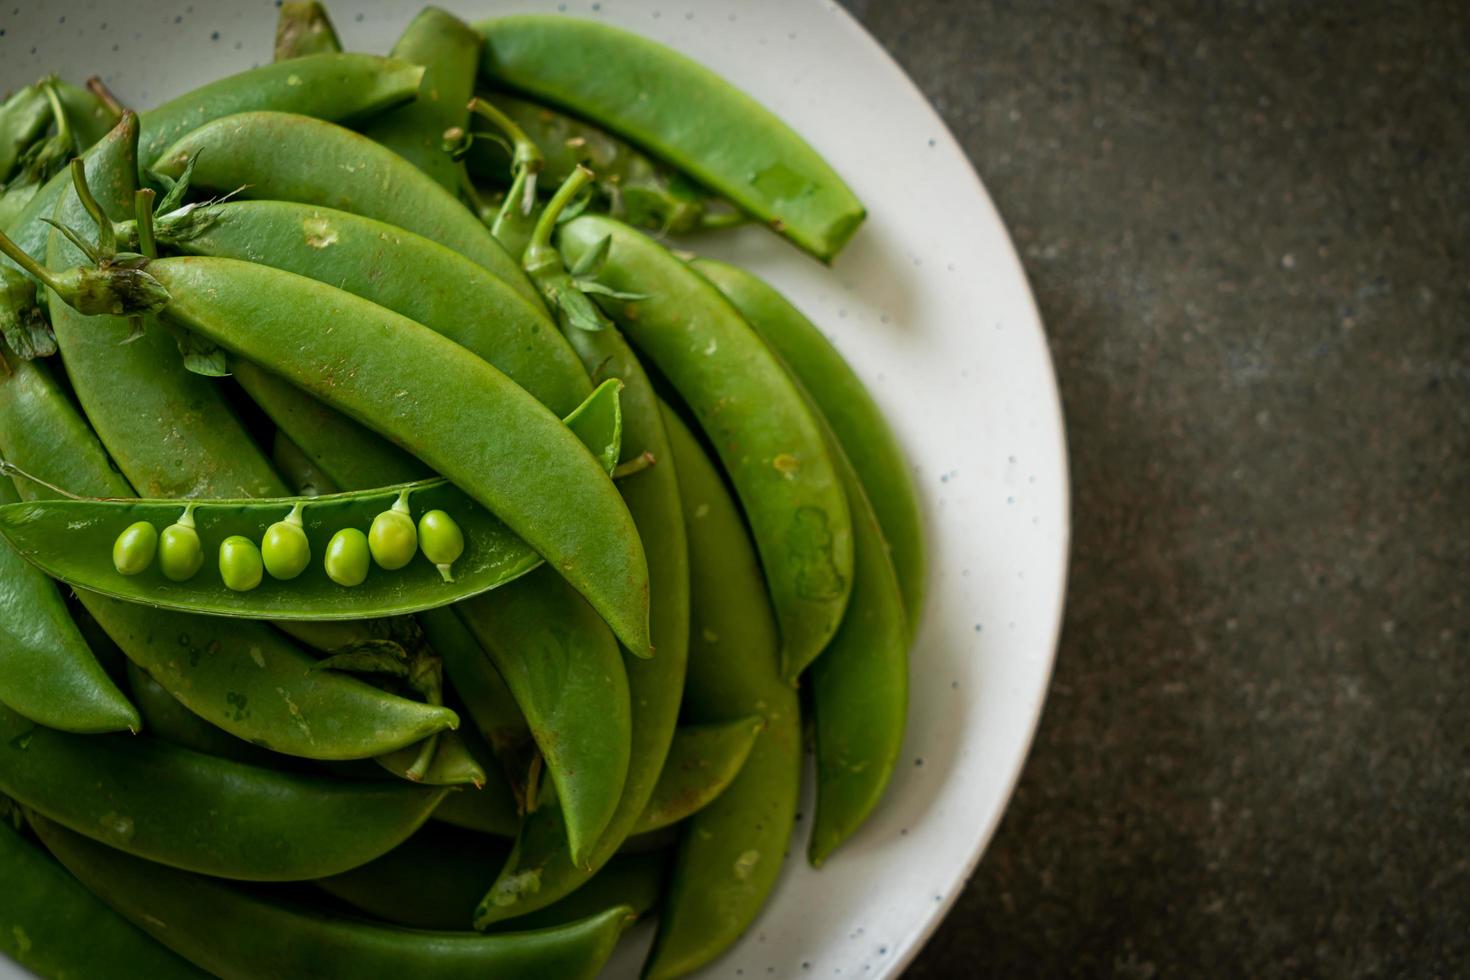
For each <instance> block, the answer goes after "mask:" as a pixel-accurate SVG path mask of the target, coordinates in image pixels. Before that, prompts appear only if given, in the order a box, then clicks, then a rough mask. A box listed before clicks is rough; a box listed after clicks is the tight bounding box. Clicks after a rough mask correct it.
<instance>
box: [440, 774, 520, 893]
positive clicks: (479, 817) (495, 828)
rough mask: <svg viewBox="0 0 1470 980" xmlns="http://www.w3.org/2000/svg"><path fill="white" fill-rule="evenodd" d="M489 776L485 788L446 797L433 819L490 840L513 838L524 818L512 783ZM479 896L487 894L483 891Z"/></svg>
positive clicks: (488, 875) (490, 871)
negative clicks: (513, 791) (519, 810)
mask: <svg viewBox="0 0 1470 980" xmlns="http://www.w3.org/2000/svg"><path fill="white" fill-rule="evenodd" d="M488 775H489V774H487V778H486V780H485V785H484V786H482V787H480V788H479V789H462V790H459V791H457V792H453V793H450V794H449V795H448V796H446V797H444V802H442V803H440V804H439V807H438V809H436V810H435V811H434V819H435V820H436V821H438V822H440V823H444V824H448V825H449V826H451V827H460V828H463V829H464V830H473V831H476V832H477V833H481V834H488V835H489V836H491V837H514V836H515V835H516V828H517V827H519V826H520V825H521V816H520V813H519V812H518V810H517V804H516V799H515V797H514V796H513V795H512V794H511V790H510V784H509V783H507V782H506V781H505V780H504V779H492V778H488ZM499 866H500V865H499V863H497V864H496V865H495V866H494V867H497V868H498V867H499ZM492 877H494V870H493V869H490V870H489V871H488V873H487V874H486V876H485V881H486V883H488V882H489V880H490V879H491V878H492ZM480 894H481V895H483V894H484V889H483V888H482V889H481V890H480ZM479 898H480V895H476V896H475V899H476V900H477V901H478V900H479ZM465 921H466V922H468V921H469V920H468V919H466V920H465Z"/></svg>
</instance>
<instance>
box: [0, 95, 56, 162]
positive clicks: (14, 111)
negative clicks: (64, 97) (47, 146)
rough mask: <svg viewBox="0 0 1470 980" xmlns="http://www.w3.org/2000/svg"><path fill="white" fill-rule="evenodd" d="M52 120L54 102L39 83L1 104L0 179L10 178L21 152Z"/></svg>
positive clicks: (37, 137) (11, 96) (43, 131)
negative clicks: (52, 102)
mask: <svg viewBox="0 0 1470 980" xmlns="http://www.w3.org/2000/svg"><path fill="white" fill-rule="evenodd" d="M50 123H51V105H50V102H49V101H48V100H47V98H46V92H45V90H44V89H43V88H42V87H41V84H40V83H39V82H38V83H36V84H35V85H27V86H26V87H25V88H22V89H17V90H16V91H15V92H13V93H11V95H10V97H9V98H7V99H6V100H5V102H4V104H0V181H6V180H9V179H10V176H11V173H12V172H13V171H14V170H15V166H16V163H17V162H18V161H19V160H20V158H21V155H22V154H24V153H25V151H26V149H27V148H28V147H30V145H31V144H32V143H34V142H35V141H36V140H37V139H39V138H40V136H41V135H42V134H43V133H45V132H46V127H47V126H48V125H50Z"/></svg>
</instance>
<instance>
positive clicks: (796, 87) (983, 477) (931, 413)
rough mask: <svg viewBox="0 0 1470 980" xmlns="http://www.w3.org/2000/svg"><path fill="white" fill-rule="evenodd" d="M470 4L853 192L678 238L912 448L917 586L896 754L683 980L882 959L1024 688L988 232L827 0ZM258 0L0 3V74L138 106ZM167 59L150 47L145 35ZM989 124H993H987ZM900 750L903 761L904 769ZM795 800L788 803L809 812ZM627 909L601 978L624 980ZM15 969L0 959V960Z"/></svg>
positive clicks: (928, 120)
mask: <svg viewBox="0 0 1470 980" xmlns="http://www.w3.org/2000/svg"><path fill="white" fill-rule="evenodd" d="M329 5H330V6H331V7H332V10H333V14H334V16H335V18H336V20H337V24H338V27H339V29H340V31H341V33H342V35H343V38H344V41H346V43H347V45H348V46H349V47H350V48H353V49H357V50H379V51H381V50H386V49H387V47H388V46H389V45H390V44H391V41H392V39H393V37H394V36H395V35H396V33H397V32H398V30H400V29H401V27H402V25H403V24H405V23H406V22H407V21H408V19H409V18H410V17H412V15H413V14H414V13H415V12H416V11H417V9H418V7H419V6H420V3H418V2H415V0H359V2H349V0H329ZM444 5H445V6H447V7H449V8H450V9H452V10H454V11H455V12H456V13H459V14H461V15H464V16H466V17H470V18H475V19H478V18H483V17H487V16H492V15H494V14H496V13H501V12H510V11H519V10H539V11H556V10H561V11H564V12H566V13H569V14H573V15H578V16H587V17H594V18H603V19H606V20H608V21H610V22H614V23H617V24H619V25H620V26H623V27H627V28H629V29H632V30H635V31H638V32H639V33H643V34H646V35H649V36H652V37H654V38H656V39H658V40H661V41H663V42H665V43H669V44H672V45H674V46H675V47H678V48H680V49H681V50H683V51H685V52H686V53H688V54H690V55H691V56H693V57H695V58H697V59H699V60H701V61H703V62H705V63H706V64H708V65H710V66H711V67H712V68H714V69H715V70H716V71H718V72H720V73H721V74H723V75H724V76H725V77H727V78H729V79H731V80H732V81H733V82H735V83H736V84H737V85H739V86H740V87H742V88H744V89H746V90H747V91H749V92H750V93H751V94H752V95H754V96H755V97H756V98H758V99H760V100H761V101H762V102H764V103H765V104H766V105H768V106H769V107H771V108H772V109H773V110H775V111H776V112H777V113H778V114H780V115H781V116H782V117H783V118H785V119H786V120H787V121H788V122H790V123H791V124H792V125H793V126H794V127H795V128H796V129H797V130H798V131H799V132H801V133H802V134H803V135H804V136H806V137H807V138H808V139H809V140H810V141H811V142H812V143H813V144H814V145H815V146H816V147H817V148H818V149H819V150H821V151H822V152H823V153H824V154H825V155H826V156H827V157H828V158H829V159H830V160H832V162H833V163H834V165H835V166H836V167H837V168H838V170H839V171H840V172H842V173H843V174H844V176H845V177H847V179H848V180H849V182H850V183H852V185H853V187H854V188H855V189H856V190H857V191H858V193H859V195H860V196H861V197H862V198H863V199H864V200H865V202H867V203H868V205H869V208H870V219H869V222H868V224H867V226H866V227H865V228H864V229H862V230H861V231H860V233H859V234H858V236H857V237H856V238H855V240H854V241H853V243H852V245H851V246H850V247H849V249H848V250H847V252H845V253H844V254H843V255H842V256H840V257H839V259H838V260H837V262H836V263H835V264H834V266H833V268H831V269H825V268H823V267H821V266H819V265H818V264H817V263H815V262H812V261H810V260H808V259H805V258H803V257H802V256H800V255H799V254H798V253H796V252H795V251H794V250H793V249H791V248H790V247H789V246H786V245H785V244H783V243H781V242H779V241H778V240H776V239H775V238H774V237H773V236H771V235H769V234H767V233H765V232H764V231H762V230H760V229H746V230H743V231H741V232H738V233H735V234H732V235H729V236H727V237H723V238H719V239H700V240H696V241H694V242H692V243H690V244H691V245H692V247H695V248H697V249H699V250H701V251H703V252H705V253H706V254H710V255H714V256H716V257H720V258H725V259H729V260H732V261H737V262H740V263H742V264H744V265H746V266H748V267H750V268H752V269H753V270H754V271H756V272H758V273H759V274H761V275H763V276H765V277H766V278H767V279H769V280H770V281H772V282H773V283H774V284H775V285H777V286H778V288H780V289H782V291H783V292H785V293H787V295H788V296H790V297H791V298H792V299H793V300H794V301H795V302H796V303H797V304H798V305H799V306H801V307H802V308H803V310H805V311H806V312H807V313H808V315H810V316H811V317H812V318H813V319H814V320H815V321H816V322H817V323H818V324H819V325H821V326H822V327H823V328H824V330H826V331H827V332H828V333H829V335H830V336H831V337H832V339H833V340H834V342H835V343H837V344H838V346H839V347H840V348H841V349H842V351H843V353H844V354H845V355H847V356H848V358H849V360H850V361H851V362H852V363H853V365H854V367H855V368H856V369H857V370H858V372H859V374H860V375H862V377H863V378H864V380H865V381H867V382H868V383H869V385H870V387H871V388H872V389H873V392H874V396H875V397H876V398H877V400H878V401H879V403H880V405H881V406H882V407H883V408H884V410H885V411H886V412H887V413H888V414H889V416H890V418H891V420H892V421H893V423H894V426H895V429H896V430H897V432H898V434H899V437H900V439H901V440H902V441H903V442H904V444H905V446H906V447H908V449H909V451H910V454H911V458H912V459H913V460H914V462H915V464H916V466H915V469H916V472H917V474H918V477H919V481H920V487H921V492H922V494H923V497H924V504H925V508H926V517H927V519H928V522H929V529H930V535H931V539H932V544H933V554H932V556H931V575H932V578H933V581H934V585H933V587H932V589H931V600H930V603H929V606H928V608H927V609H926V610H925V615H924V619H923V623H922V628H921V630H920V634H919V637H918V640H917V643H916V648H915V654H914V670H913V678H912V685H913V687H912V714H913V720H912V722H911V728H910V735H909V739H908V742H907V743H906V746H905V760H904V762H905V764H903V765H901V766H900V770H899V772H898V773H896V775H895V781H894V787H893V791H892V792H891V793H890V795H889V798H888V799H885V801H884V803H883V805H882V806H880V808H879V810H878V812H876V813H875V814H874V817H873V819H872V821H871V822H870V823H869V825H868V826H866V827H865V828H864V829H863V830H862V831H861V832H860V833H859V834H858V835H857V837H855V838H854V840H853V841H851V842H850V843H849V845H847V847H846V848H845V849H844V850H843V851H842V852H839V854H838V855H837V856H836V857H835V858H834V859H833V861H832V862H831V863H830V864H829V865H828V867H827V868H825V869H824V870H823V871H822V872H820V873H816V872H812V871H811V870H810V869H809V868H807V867H806V866H805V865H804V863H803V862H802V861H801V860H800V857H799V854H800V852H801V851H802V850H803V849H804V844H805V840H804V838H805V829H806V825H805V824H804V823H803V824H802V825H800V826H799V827H798V832H797V836H796V838H794V840H793V854H792V855H791V859H790V860H788V861H787V862H786V867H785V869H784V870H783V875H782V880H781V882H780V884H779V886H778V888H777V892H776V894H775V895H774V896H773V900H772V903H771V905H770V906H769V907H768V908H767V910H766V911H765V912H764V913H763V914H762V916H761V918H760V919H758V920H757V922H756V923H755V925H754V926H753V927H752V929H751V931H750V933H748V934H747V936H746V937H745V938H744V939H742V941H741V942H740V943H739V944H738V945H737V946H736V947H735V948H734V949H733V950H731V951H730V953H728V954H727V955H726V956H725V957H723V958H722V959H720V960H718V961H717V962H716V963H714V964H712V965H711V966H710V967H709V968H707V969H706V970H705V971H703V972H702V973H701V974H700V975H701V976H737V975H741V976H746V977H749V976H760V975H777V976H790V975H798V976H801V975H812V976H832V975H842V976H854V975H862V976H894V975H896V974H897V973H899V972H900V971H901V970H902V969H903V967H904V966H906V965H907V964H908V963H910V962H911V961H912V960H913V958H914V956H915V955H917V952H918V950H919V949H920V948H921V947H922V945H923V943H924V941H925V940H927V939H928V938H929V936H930V935H932V933H933V931H934V930H935V928H937V926H938V924H939V922H940V921H941V920H942V919H943V917H944V914H945V913H946V912H947V911H948V910H949V909H950V908H951V907H952V905H953V903H954V902H955V900H956V899H957V898H958V896H959V893H960V891H961V889H962V888H963V883H964V882H965V880H967V879H968V877H969V876H970V875H971V874H972V873H973V871H974V868H975V866H976V864H977V863H978V861H979V860H980V857H981V855H982V854H983V853H984V850H985V846H986V845H987V843H988V842H989V840H990V838H991V836H992V835H993V834H994V831H995V829H996V827H997V825H998V823H999V820H1000V818H1001V816H1002V814H1003V813H1004V810H1005V805H1006V802H1007V801H1008V800H1009V798H1010V796H1011V794H1012V792H1013V790H1014V787H1015V784H1016V781H1017V779H1018V778H1019V775H1020V772H1021V769H1022V766H1023V765H1024V762H1025V759H1026V756H1027V753H1028V751H1029V748H1030V745H1031V741H1032V739H1033V737H1034V734H1035V730H1036V726H1037V723H1038V721H1039V718H1040V714H1041V710H1042V707H1043V704H1044V702H1045V695H1046V691H1047V689H1048V686H1049V683H1050V677H1051V671H1052V666H1053V662H1054V657H1055V651H1056V642H1057V638H1058V633H1059V630H1060V626H1061V614H1062V608H1063V599H1064V591H1065V579H1066V572H1067V554H1068V546H1069V538H1070V529H1069V524H1068V518H1069V513H1070V501H1069V485H1068V475H1067V459H1066V446H1065V434H1064V430H1063V424H1062V414H1061V404H1060V400H1059V397H1058V394H1057V389H1056V382H1055V378H1054V374H1053V370H1052V365H1051V361H1050V357H1049V353H1048V351H1047V348H1046V337H1045V333H1044V330H1043V327H1042V324H1041V320H1040V317H1039V315H1038V312H1037V310H1036V306H1035V303H1034V300H1033V298H1032V295H1031V293H1030V290H1029V287H1028V286H1027V283H1026V279H1025V274H1024V272H1023V271H1022V268H1021V264H1020V262H1019V259H1018V257H1017V255H1016V252H1015V249H1014V247H1013V246H1012V243H1011V242H1010V239H1009V237H1008V235H1007V233H1006V230H1005V227H1004V224H1003V222H1002V220H1001V218H1000V216H999V214H998V213H997V211H996V209H995V207H994V205H993V203H992V202H991V201H990V199H989V197H988V195H987V194H986V192H985V189H984V187H983V186H982V185H981V182H980V180H979V178H978V177H977V175H976V174H975V172H974V170H973V168H972V167H971V166H970V164H969V162H968V161H967V159H966V158H965V156H964V153H963V151H962V150H961V148H960V147H959V145H958V143H957V142H956V141H955V139H954V137H953V136H952V134H951V133H950V132H949V131H948V129H947V128H946V127H945V126H944V124H943V122H942V121H941V120H940V119H939V117H938V115H937V113H936V112H935V111H934V109H933V108H932V107H931V106H930V105H929V104H928V102H927V100H925V99H924V97H923V95H922V94H921V93H920V92H919V91H918V90H917V88H916V87H915V86H914V85H913V83H912V82H911V81H910V80H909V79H908V77H907V76H906V75H905V74H904V72H903V71H902V69H901V68H899V67H898V66H897V64H896V63H894V62H893V60H892V59H891V58H890V57H889V56H888V54H887V53H886V52H885V51H884V50H883V48H882V47H881V46H880V45H879V44H878V43H877V42H876V41H875V40H874V39H873V38H872V37H870V36H869V35H868V34H867V33H866V31H865V30H864V29H863V28H862V27H861V26H860V25H859V24H858V23H857V22H856V21H855V20H854V19H853V18H852V17H851V16H850V15H848V14H847V13H846V12H845V11H844V10H842V9H841V8H840V7H838V6H837V5H836V4H834V3H831V2H828V0H800V2H795V0H668V2H663V0H600V2H599V0H576V2H565V3H558V2H555V0H552V2H539V3H538V2H534V0H523V2H513V3H499V2H490V0H470V2H450V3H446V4H444ZM274 15H275V10H274V7H273V6H272V5H270V4H267V3H264V2H261V3H259V4H251V5H243V4H237V3H232V2H229V0H192V2H188V0H135V2H133V3H132V4H130V5H129V9H128V11H127V17H126V20H123V19H122V18H121V17H120V16H119V12H118V10H117V8H116V7H115V5H109V4H107V3H106V2H105V0H60V2H53V3H50V4H45V5H31V6H26V7H21V6H20V5H19V4H18V3H13V4H8V5H7V4H5V3H4V2H3V0H0V83H3V84H4V85H5V86H13V85H16V84H22V83H24V82H27V81H30V80H32V79H33V78H34V77H36V76H38V75H39V74H41V73H42V72H44V71H48V70H56V71H59V72H61V73H62V74H64V75H65V76H66V77H69V78H72V79H75V80H81V79H83V78H85V77H86V76H87V75H89V74H92V73H98V74H100V75H102V77H103V78H104V80H105V81H107V82H108V84H109V85H111V86H112V87H113V88H114V89H115V90H116V91H117V92H118V93H119V94H120V95H122V96H123V97H124V98H125V99H132V100H136V102H137V104H139V105H143V106H147V105H152V104H156V103H157V102H159V101H162V100H163V99H164V98H166V97H168V96H170V95H172V94H175V93H177V92H179V91H183V90H186V89H188V88H192V87H194V86H195V85H198V84H200V83H202V82H203V81H206V80H209V79H211V78H214V77H218V76H220V75H222V74H225V73H228V72H231V71H236V70H240V69H243V68H247V67H249V66H250V64H251V63H252V62H260V61H265V60H268V59H269V57H270V35H271V27H272V21H273V19H274ZM164 51H167V55H166V56H165V55H163V54H162V52H164ZM997 135H998V136H999V137H1000V138H1004V134H997ZM910 760H912V761H910ZM807 792H808V796H807V798H806V800H805V801H804V803H803V809H804V811H805V812H808V813H809V812H810V806H811V800H810V795H809V794H810V780H808V787H807ZM648 931H649V930H648V929H647V928H646V925H645V926H644V927H643V928H642V930H641V934H640V935H639V936H637V937H635V940H634V942H633V943H631V944H624V947H623V948H622V949H620V951H619V954H618V956H617V958H616V960H615V963H614V967H613V969H612V971H611V975H612V976H633V975H636V961H637V958H638V957H639V955H640V954H641V949H642V948H643V947H644V946H645V944H646V943H647V941H648V938H649V936H648ZM16 975H21V974H19V973H17V972H16V970H15V968H14V967H13V966H12V965H11V964H10V963H9V962H8V961H4V960H0V977H8V976H16Z"/></svg>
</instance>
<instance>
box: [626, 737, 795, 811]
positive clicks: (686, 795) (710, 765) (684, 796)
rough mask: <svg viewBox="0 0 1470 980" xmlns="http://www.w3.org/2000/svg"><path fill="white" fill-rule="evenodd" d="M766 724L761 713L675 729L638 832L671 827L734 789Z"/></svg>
mask: <svg viewBox="0 0 1470 980" xmlns="http://www.w3.org/2000/svg"><path fill="white" fill-rule="evenodd" d="M765 727H766V722H765V719H764V718H762V717H760V716H759V715H752V716H751V717H749V718H737V719H736V720H734V721H726V722H716V723H713V724H706V725H685V726H684V727H682V728H680V729H679V730H678V731H677V732H675V733H674V741H673V743H672V744H671V745H670V746H669V755H668V758H666V759H665V760H664V768H663V772H661V773H660V774H659V777H658V785H657V786H655V787H654V790H653V795H652V796H650V797H649V799H648V805H647V806H645V807H644V808H643V813H642V815H640V816H639V817H638V822H637V823H636V824H634V825H633V833H634V834H647V833H650V832H652V831H655V830H662V829H663V828H665V827H671V826H673V825H674V824H676V823H678V822H679V821H681V820H685V819H687V818H689V817H690V816H692V815H694V814H695V813H698V812H699V811H700V810H703V809H704V808H705V807H706V806H708V805H709V804H710V803H712V802H713V801H714V800H715V799H717V798H718V797H719V795H720V794H721V793H723V792H724V791H725V789H726V788H727V787H729V785H730V783H731V782H733V781H734V780H735V777H736V776H738V775H740V769H741V767H742V766H744V765H745V760H746V758H747V757H748V756H749V755H750V750H751V748H752V746H754V745H755V741H756V739H757V738H758V737H759V736H760V733H761V731H762V730H763V729H764V728H765Z"/></svg>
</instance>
